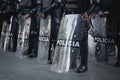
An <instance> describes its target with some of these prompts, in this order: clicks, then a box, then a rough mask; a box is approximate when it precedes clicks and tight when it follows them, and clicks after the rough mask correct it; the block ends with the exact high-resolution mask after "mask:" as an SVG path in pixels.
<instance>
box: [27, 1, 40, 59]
mask: <svg viewBox="0 0 120 80" xmlns="http://www.w3.org/2000/svg"><path fill="white" fill-rule="evenodd" d="M40 5H41V1H40V0H31V11H30V15H29V17H30V18H31V25H30V33H29V42H28V52H27V55H29V57H30V58H34V57H37V52H38V40H39V26H40V22H39V21H40V19H39V17H38V16H37V15H36V14H37V12H38V11H39V10H40Z"/></svg>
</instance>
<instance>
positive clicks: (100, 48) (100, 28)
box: [91, 15, 116, 62]
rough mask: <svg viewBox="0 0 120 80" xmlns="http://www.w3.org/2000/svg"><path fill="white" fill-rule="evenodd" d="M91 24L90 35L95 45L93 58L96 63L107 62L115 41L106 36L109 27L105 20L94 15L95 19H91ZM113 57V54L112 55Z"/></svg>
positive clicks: (114, 50) (113, 49) (113, 50)
mask: <svg viewBox="0 0 120 80" xmlns="http://www.w3.org/2000/svg"><path fill="white" fill-rule="evenodd" d="M91 21H92V24H93V29H92V33H93V34H92V35H93V37H94V42H95V43H96V44H95V57H96V60H97V61H98V62H103V61H108V55H111V54H110V53H112V52H114V53H116V49H115V45H114V43H115V41H114V39H112V38H111V37H110V36H109V35H108V33H109V32H108V31H109V30H108V29H107V27H110V26H109V25H107V24H106V18H101V17H100V16H99V15H96V16H95V18H92V19H91ZM112 55H113V54H112Z"/></svg>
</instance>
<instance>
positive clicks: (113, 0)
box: [93, 0, 120, 67]
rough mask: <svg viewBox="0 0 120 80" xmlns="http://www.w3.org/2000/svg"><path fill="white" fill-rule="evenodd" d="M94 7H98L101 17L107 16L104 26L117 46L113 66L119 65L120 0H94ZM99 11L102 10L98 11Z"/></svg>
mask: <svg viewBox="0 0 120 80" xmlns="http://www.w3.org/2000/svg"><path fill="white" fill-rule="evenodd" d="M94 2H95V3H93V5H94V4H95V6H96V7H99V10H98V11H97V12H98V14H99V15H100V16H101V17H107V20H106V24H107V25H108V27H107V26H106V28H107V30H108V29H109V31H110V33H111V37H112V38H113V39H114V40H115V44H116V45H117V48H118V56H117V62H116V64H115V66H117V67H120V27H119V26H120V9H119V7H120V2H119V1H118V0H99V1H98V3H97V4H96V2H97V0H94ZM99 11H102V12H100V13H99Z"/></svg>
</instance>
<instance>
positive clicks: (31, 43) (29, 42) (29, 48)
mask: <svg viewBox="0 0 120 80" xmlns="http://www.w3.org/2000/svg"><path fill="white" fill-rule="evenodd" d="M32 50H33V38H32V37H31V36H30V37H29V41H28V52H27V55H29V54H31V53H32Z"/></svg>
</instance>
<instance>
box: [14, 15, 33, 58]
mask: <svg viewBox="0 0 120 80" xmlns="http://www.w3.org/2000/svg"><path fill="white" fill-rule="evenodd" d="M30 23H31V19H30V18H28V19H25V18H24V16H22V17H21V18H20V20H19V32H18V41H17V52H16V56H17V57H19V58H25V57H26V55H27V49H28V36H29V28H30Z"/></svg>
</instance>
